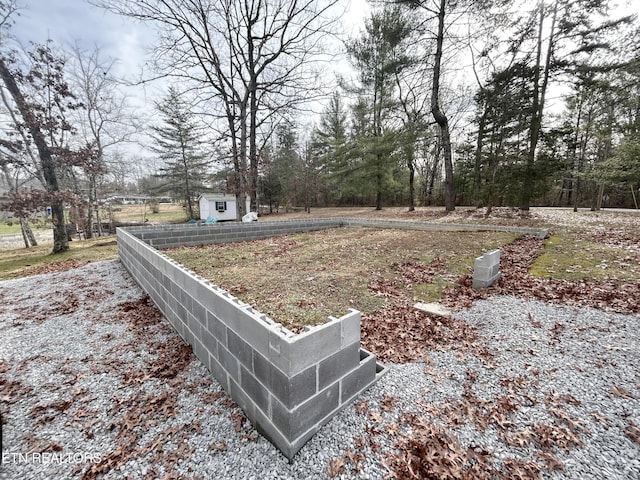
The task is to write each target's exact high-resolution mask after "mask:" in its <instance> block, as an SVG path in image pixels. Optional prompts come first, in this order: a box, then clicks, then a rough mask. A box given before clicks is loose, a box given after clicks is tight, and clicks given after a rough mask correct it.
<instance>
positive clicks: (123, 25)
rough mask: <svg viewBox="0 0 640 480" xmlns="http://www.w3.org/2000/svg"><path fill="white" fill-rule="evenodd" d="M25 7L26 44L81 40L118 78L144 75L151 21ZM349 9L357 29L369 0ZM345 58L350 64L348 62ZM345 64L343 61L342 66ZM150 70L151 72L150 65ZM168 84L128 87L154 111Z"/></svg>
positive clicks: (78, 3)
mask: <svg viewBox="0 0 640 480" xmlns="http://www.w3.org/2000/svg"><path fill="white" fill-rule="evenodd" d="M18 1H19V5H20V6H21V7H22V9H21V10H20V15H19V16H17V17H15V24H14V26H13V27H12V34H13V36H14V38H16V39H17V40H18V42H19V43H20V44H21V45H22V46H23V47H28V46H29V43H30V42H35V43H44V42H46V41H47V40H48V39H50V40H53V42H54V43H55V44H56V45H61V46H63V47H64V48H65V49H70V48H71V47H72V46H74V45H76V44H78V45H79V46H80V47H81V48H82V49H85V50H88V51H92V50H94V48H95V47H96V46H97V47H99V48H100V52H101V57H102V58H103V59H108V58H111V59H115V60H116V63H115V65H114V67H113V71H112V74H113V75H114V77H116V78H122V79H125V80H128V81H134V80H136V79H138V78H140V77H141V75H142V69H143V68H144V63H145V58H146V57H147V52H148V50H149V48H150V47H151V46H152V45H153V43H154V38H155V33H154V31H153V29H152V26H151V25H147V24H144V23H140V22H136V21H134V20H133V19H131V18H128V17H123V16H119V15H116V14H113V13H111V12H108V11H106V10H104V9H101V8H98V7H96V6H93V5H91V4H90V3H89V2H88V1H87V0H18ZM344 5H345V6H348V7H347V8H349V9H350V14H349V15H347V16H346V18H347V21H346V22H345V24H346V25H345V28H346V30H347V31H349V30H350V31H351V32H352V34H353V35H355V34H357V32H358V30H359V29H360V26H361V25H362V19H363V17H364V14H363V12H366V11H368V10H369V6H368V4H367V2H366V0H344ZM342 63H346V62H345V61H343V62H342ZM343 67H344V65H343ZM145 71H146V73H147V75H149V74H150V73H151V72H150V71H149V69H145ZM166 88H167V86H166V83H164V82H155V83H152V84H151V85H147V86H145V87H142V86H136V87H129V88H126V92H127V95H128V96H129V98H130V99H131V101H132V102H133V104H134V105H135V107H136V108H140V109H145V110H147V111H149V115H147V117H149V116H152V115H154V110H153V102H154V101H155V100H157V99H158V98H160V96H162V95H164V93H165V91H166Z"/></svg>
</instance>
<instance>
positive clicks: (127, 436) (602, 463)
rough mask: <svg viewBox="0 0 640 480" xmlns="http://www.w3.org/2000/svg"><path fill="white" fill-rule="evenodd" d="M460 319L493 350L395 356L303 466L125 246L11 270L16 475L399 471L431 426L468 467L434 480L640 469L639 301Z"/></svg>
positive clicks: (3, 307)
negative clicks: (164, 304)
mask: <svg viewBox="0 0 640 480" xmlns="http://www.w3.org/2000/svg"><path fill="white" fill-rule="evenodd" d="M455 318H456V320H459V321H465V322H467V323H469V324H470V325H472V326H474V327H475V328H477V332H478V339H476V340H475V342H476V344H477V345H476V348H474V349H469V348H460V349H456V348H453V349H449V350H445V351H439V352H433V353H432V354H430V355H429V357H428V358H424V359H423V361H422V362H418V363H410V364H404V365H390V368H389V372H388V373H387V374H386V375H385V376H384V377H383V378H382V379H381V380H380V381H379V382H378V383H377V384H375V385H374V386H373V387H372V388H371V389H369V390H368V392H366V394H364V395H362V397H361V399H360V400H359V401H358V402H357V403H356V404H355V405H353V406H351V407H349V408H347V409H346V410H345V411H343V412H342V413H341V414H339V415H338V416H336V417H335V418H334V419H333V420H332V421H331V422H330V423H329V424H327V425H326V426H325V427H324V428H323V429H322V430H321V431H320V432H319V433H318V434H317V435H316V436H315V437H313V438H312V439H311V440H310V441H309V442H308V443H307V444H306V445H305V446H304V447H303V448H302V450H301V451H300V452H299V453H298V455H297V456H296V457H295V458H294V461H293V462H292V463H288V462H287V460H286V459H285V457H284V456H282V455H281V454H280V453H279V452H278V451H277V450H276V449H275V448H274V447H273V446H272V445H271V444H270V443H269V442H268V441H267V440H265V439H264V438H263V437H261V436H260V435H259V434H258V433H257V432H256V431H255V430H254V429H253V428H252V426H251V425H250V423H249V422H248V421H247V420H246V419H245V418H244V416H243V415H242V412H241V410H240V409H239V408H238V407H237V405H235V404H234V402H233V401H232V400H231V399H230V398H229V397H227V396H226V395H225V394H224V393H223V392H222V391H221V388H220V386H219V384H218V383H217V382H216V381H215V380H214V379H213V378H212V377H211V376H210V375H209V373H208V372H207V370H206V369H205V368H204V367H203V366H202V365H201V364H200V363H199V362H198V361H197V360H196V359H195V357H194V356H193V355H192V354H191V351H190V348H188V347H185V346H184V344H183V343H182V342H181V340H180V339H179V337H178V336H177V335H176V334H175V333H174V332H173V331H172V330H171V328H170V326H169V324H168V322H166V321H165V320H164V319H163V318H162V317H161V316H160V315H159V314H158V312H157V310H155V309H154V308H153V306H151V305H150V304H149V303H148V301H147V300H146V298H145V296H144V294H143V292H142V291H141V290H140V289H139V288H138V287H137V285H135V284H134V283H133V281H132V280H131V279H130V277H129V276H128V274H127V273H126V271H125V270H124V269H123V267H122V266H121V264H120V263H119V261H107V262H99V263H93V264H89V265H86V266H84V267H82V268H78V269H75V270H70V271H66V272H58V273H52V274H47V275H39V276H34V277H28V278H23V279H19V280H12V281H4V282H0V411H1V412H2V421H3V423H4V425H3V430H2V434H3V444H2V449H3V450H2V454H3V460H4V463H3V465H2V467H1V468H0V478H1V479H29V478H33V479H48V478H51V479H54V478H55V479H65V478H96V477H97V478H133V479H137V478H207V479H208V478H238V479H249V478H256V479H258V478H259V479H276V478H278V479H280V478H284V479H286V478H295V479H315V478H329V477H330V476H331V475H332V476H334V478H345V479H346V478H372V479H377V478H384V477H385V476H390V477H391V478H393V471H396V472H398V476H400V473H399V472H401V465H402V463H403V461H405V460H407V461H408V459H411V458H412V457H411V455H416V454H419V453H420V450H419V449H418V450H416V440H420V441H423V442H424V444H425V445H431V447H430V448H429V449H424V450H423V451H422V454H425V452H426V454H428V453H429V452H439V454H438V455H435V456H434V455H431V456H432V457H433V458H427V456H428V455H427V456H425V457H424V458H423V467H424V468H427V467H428V466H429V465H431V466H433V468H434V469H436V470H437V468H440V470H438V471H441V472H445V473H446V472H449V473H447V474H450V475H454V476H450V477H446V476H445V473H441V476H440V477H433V478H455V472H456V471H457V472H460V471H462V470H461V469H464V468H467V467H468V465H466V464H465V462H469V461H472V462H475V463H474V465H475V467H476V469H475V470H473V471H474V472H479V473H477V476H470V477H469V478H500V475H504V478H517V476H518V475H520V478H558V479H560V478H564V479H585V478H607V479H640V444H639V443H638V442H640V435H639V433H640V432H639V430H638V426H640V402H639V399H638V398H639V396H640V374H639V369H638V365H639V364H640V352H639V345H640V342H639V340H640V338H639V337H640V333H639V331H640V322H639V320H640V317H639V316H638V315H620V314H613V313H605V312H602V311H599V310H594V309H576V308H569V307H563V306H558V305H550V304H546V303H542V302H539V301H531V300H522V299H517V298H512V297H506V296H501V297H493V298H490V299H488V300H482V301H477V302H475V303H474V305H473V307H472V308H470V309H468V310H465V311H462V312H459V313H456V314H455ZM478 351H480V352H483V354H482V355H478V354H476V353H475V352H478ZM412 442H413V443H412ZM469 447H471V450H469ZM443 452H444V453H443ZM471 452H475V453H471ZM469 459H472V460H469ZM429 462H431V464H429ZM405 463H406V462H405ZM465 465H466V466H465ZM429 468H431V467H429ZM436 470H434V471H436ZM451 472H454V473H451ZM482 475H485V476H484V477H483V476H482Z"/></svg>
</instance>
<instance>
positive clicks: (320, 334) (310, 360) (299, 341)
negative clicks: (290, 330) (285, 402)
mask: <svg viewBox="0 0 640 480" xmlns="http://www.w3.org/2000/svg"><path fill="white" fill-rule="evenodd" d="M341 336H342V325H341V323H340V321H339V320H337V321H332V322H330V323H325V324H324V325H321V326H319V327H318V328H315V329H313V331H310V332H303V333H301V334H299V335H297V336H296V337H294V338H293V339H292V340H291V342H290V344H289V362H290V367H289V369H290V370H289V374H290V375H294V374H296V373H298V372H299V371H301V370H303V369H306V368H307V367H309V366H310V365H312V364H315V363H317V362H318V361H319V360H322V359H324V358H326V357H329V356H330V355H333V354H334V353H336V352H337V351H339V350H340V346H341V343H342V342H341Z"/></svg>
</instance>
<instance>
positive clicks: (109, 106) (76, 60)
mask: <svg viewBox="0 0 640 480" xmlns="http://www.w3.org/2000/svg"><path fill="white" fill-rule="evenodd" d="M70 63H71V67H72V80H73V86H74V91H75V92H76V94H77V97H78V99H79V100H80V101H81V102H82V104H83V106H84V108H82V109H80V110H78V111H77V112H76V113H77V119H76V123H77V129H78V134H79V135H80V137H81V138H82V139H83V141H84V143H85V144H86V145H87V146H88V148H89V149H91V150H92V151H93V152H94V155H92V156H91V157H90V158H89V159H88V160H89V161H88V162H86V163H85V165H83V170H84V173H85V174H86V176H87V181H88V205H89V207H88V208H89V211H88V215H87V221H88V225H87V226H86V227H85V235H86V236H87V238H90V237H91V236H92V233H93V228H92V223H93V216H94V215H95V221H96V225H97V228H98V234H99V235H101V234H102V226H101V220H100V215H99V212H100V209H99V208H98V205H99V192H98V187H99V183H100V180H101V178H102V177H103V176H104V174H105V173H106V172H107V171H108V169H109V165H108V163H109V162H108V152H109V151H110V150H112V149H114V148H117V147H118V146H120V145H122V144H124V143H126V142H128V141H130V140H131V137H132V135H133V134H134V133H135V132H136V131H137V130H138V128H139V127H138V122H137V119H136V118H135V115H134V113H133V112H132V110H131V109H130V107H129V105H128V102H127V97H126V96H125V95H124V94H123V93H122V92H121V90H120V88H119V82H118V80H117V79H116V78H114V76H113V68H114V66H115V61H114V60H113V59H105V58H104V57H103V55H102V53H101V51H100V48H98V47H95V48H93V49H92V50H89V51H86V50H83V49H82V48H80V46H79V45H78V44H76V45H75V47H74V48H73V58H72V61H71V62H70Z"/></svg>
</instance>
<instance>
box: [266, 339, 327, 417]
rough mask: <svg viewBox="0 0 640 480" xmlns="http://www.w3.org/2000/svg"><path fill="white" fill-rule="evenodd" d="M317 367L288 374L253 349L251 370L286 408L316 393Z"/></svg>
mask: <svg viewBox="0 0 640 480" xmlns="http://www.w3.org/2000/svg"><path fill="white" fill-rule="evenodd" d="M316 370H317V367H316V366H315V365H313V366H311V367H309V368H307V369H306V370H303V371H302V372H300V373H298V374H297V375H293V376H289V375H287V374H285V373H284V372H283V371H282V370H280V369H279V368H277V367H276V366H275V365H273V364H272V363H271V362H270V361H269V360H268V359H267V358H265V357H263V356H262V355H260V354H259V353H258V352H255V351H254V354H253V372H254V373H255V376H256V378H257V379H258V380H260V382H262V384H264V385H265V386H266V387H267V388H268V389H269V391H270V392H271V393H272V394H273V395H274V396H275V397H276V398H277V399H278V400H280V402H282V403H283V404H284V405H285V406H286V407H287V408H293V407H295V406H296V405H299V404H301V403H303V402H304V401H306V400H307V399H309V398H310V397H312V396H313V395H314V394H315V393H316V384H317V372H316Z"/></svg>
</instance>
